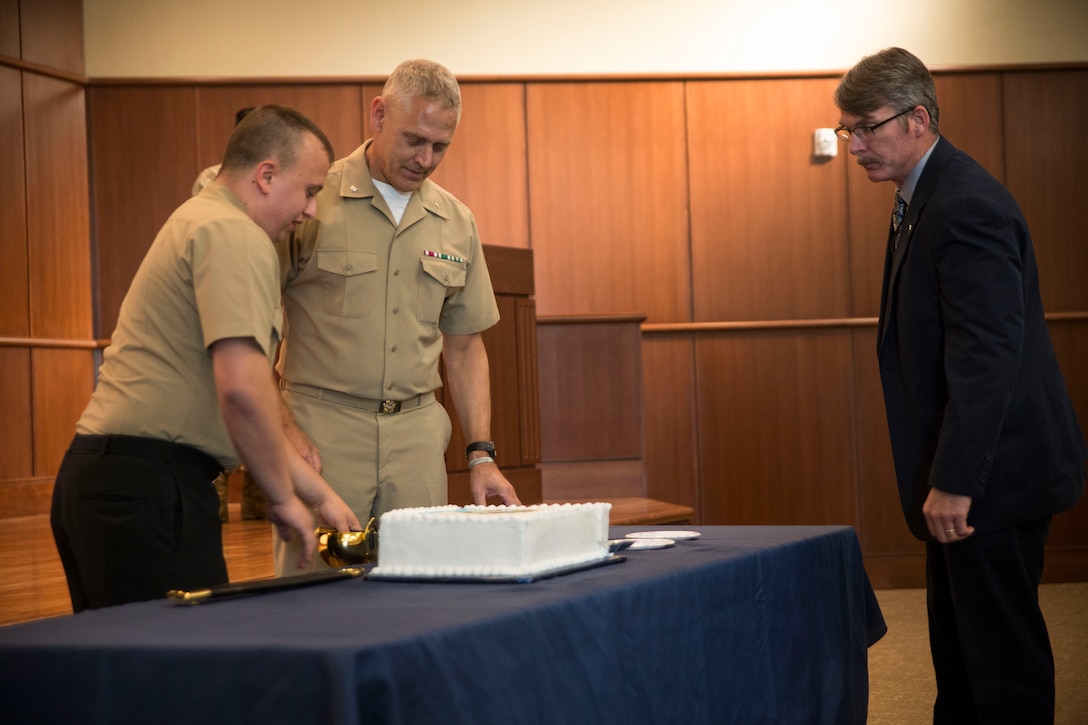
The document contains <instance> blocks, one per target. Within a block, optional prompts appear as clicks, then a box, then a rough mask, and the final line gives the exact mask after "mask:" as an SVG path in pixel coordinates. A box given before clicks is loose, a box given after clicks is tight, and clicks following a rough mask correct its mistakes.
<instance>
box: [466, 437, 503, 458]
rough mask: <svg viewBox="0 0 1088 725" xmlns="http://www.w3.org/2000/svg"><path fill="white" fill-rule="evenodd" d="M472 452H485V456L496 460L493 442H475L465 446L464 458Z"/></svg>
mask: <svg viewBox="0 0 1088 725" xmlns="http://www.w3.org/2000/svg"><path fill="white" fill-rule="evenodd" d="M474 451H487V455H489V456H491V457H492V458H497V457H498V454H496V453H495V441H475V442H473V443H469V444H468V445H467V446H465V458H469V457H470V456H471V455H472V454H473V452H474Z"/></svg>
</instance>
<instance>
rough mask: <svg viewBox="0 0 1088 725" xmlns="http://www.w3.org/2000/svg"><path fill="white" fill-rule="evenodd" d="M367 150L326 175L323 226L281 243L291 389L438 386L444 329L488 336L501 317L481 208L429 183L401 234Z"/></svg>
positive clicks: (392, 390)
mask: <svg viewBox="0 0 1088 725" xmlns="http://www.w3.org/2000/svg"><path fill="white" fill-rule="evenodd" d="M369 143H370V142H369V141H368V142H367V144H369ZM367 144H364V145H363V146H360V147H359V148H358V149H356V150H355V151H354V152H353V153H352V154H351V155H350V156H348V157H346V158H344V159H340V160H339V161H337V162H336V163H334V164H333V166H332V168H331V169H330V170H329V176H328V179H327V180H326V183H325V187H324V188H323V189H322V191H321V192H320V193H319V194H318V197H317V220H315V221H311V222H307V223H305V224H303V225H302V226H300V227H299V228H298V229H297V230H296V231H295V233H294V234H293V235H292V236H291V237H290V238H289V239H288V240H287V243H285V244H280V245H278V247H279V249H280V252H281V256H280V265H281V271H282V273H283V274H284V275H285V278H286V286H285V288H284V307H285V310H286V313H287V336H286V342H285V344H284V348H283V351H282V354H281V359H280V366H281V368H280V370H281V374H282V375H283V377H284V378H285V379H286V380H287V381H288V382H290V383H302V384H305V385H312V386H315V387H319V388H325V389H328V390H335V391H338V392H341V393H346V394H348V395H354V396H356V397H360V398H366V399H369V400H382V399H393V400H404V399H407V398H410V397H411V396H413V395H418V394H420V393H428V392H431V391H433V390H436V389H438V388H439V387H440V386H441V378H440V377H439V373H438V360H439V356H440V355H441V352H442V333H450V334H454V335H468V334H473V333H477V332H481V331H483V330H486V329H487V328H489V327H491V326H492V325H494V324H495V323H496V322H498V320H499V311H498V306H497V305H496V303H495V294H494V291H493V289H492V287H491V278H490V276H489V275H488V271H487V264H486V262H485V261H484V255H483V247H482V245H481V243H480V237H479V233H478V232H477V229H476V220H475V218H474V217H473V216H472V212H471V211H469V209H468V207H466V206H465V205H464V204H462V203H461V202H460V201H458V200H457V199H456V198H455V197H454V196H453V195H451V194H450V193H449V192H447V191H445V190H444V189H442V188H441V187H440V186H438V185H437V184H434V183H432V182H431V181H430V180H427V181H424V182H423V185H422V186H421V187H420V188H419V190H418V191H417V192H416V193H414V194H412V198H411V200H410V201H409V202H408V207H407V209H405V211H404V216H403V218H402V219H401V223H400V226H399V227H398V226H397V224H396V222H395V221H394V220H393V216H392V214H391V212H390V211H389V207H388V205H387V204H386V203H385V199H384V198H382V196H381V194H380V193H379V192H378V190H377V188H376V187H375V186H374V183H373V180H372V179H371V177H370V170H369V169H368V168H367V165H366V158H365V156H364V149H365V148H366V146H367Z"/></svg>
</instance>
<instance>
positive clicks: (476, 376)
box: [276, 60, 520, 574]
mask: <svg viewBox="0 0 1088 725" xmlns="http://www.w3.org/2000/svg"><path fill="white" fill-rule="evenodd" d="M460 113H461V94H460V90H459V88H458V85H457V81H456V80H455V79H454V77H453V75H452V74H451V73H450V72H449V71H448V70H447V69H446V68H444V67H443V66H441V65H439V64H437V63H434V62H432V61H426V60H416V61H406V62H405V63H402V64H400V65H399V66H398V67H397V68H396V69H395V70H394V71H393V73H392V74H391V76H390V77H389V80H388V81H387V82H386V84H385V88H384V89H383V91H382V95H381V96H379V97H378V98H375V99H374V102H373V104H372V105H371V109H370V122H371V127H372V128H373V130H374V137H373V138H372V139H370V140H368V141H366V142H365V143H364V144H363V145H362V146H360V147H359V148H357V149H356V150H355V151H354V152H353V153H352V154H351V155H349V156H347V157H346V158H343V159H340V160H338V161H337V162H336V163H334V164H333V166H332V169H331V170H330V171H329V177H328V180H327V181H326V182H325V188H324V189H323V191H322V193H321V194H320V195H318V202H317V219H316V220H315V221H312V222H307V223H305V224H303V225H302V226H300V227H299V228H298V229H297V230H296V231H295V232H294V233H293V234H292V235H291V236H290V237H289V243H288V244H286V245H281V259H280V264H281V271H282V272H283V273H284V275H285V276H286V286H285V288H284V308H285V311H286V315H287V334H286V337H285V341H284V346H283V350H282V351H281V357H280V362H279V371H280V376H281V381H280V384H281V387H282V388H283V390H284V393H283V397H284V401H285V403H286V405H287V406H288V407H289V409H290V414H288V415H287V416H286V417H288V418H289V417H290V415H293V417H294V420H295V421H296V422H297V426H298V429H299V430H294V431H293V432H292V434H291V437H292V440H293V442H295V443H296V447H298V448H299V449H300V450H301V451H304V452H305V453H306V457H307V459H308V460H310V461H311V463H312V464H313V465H315V466H316V467H318V468H319V469H320V470H321V471H322V474H323V475H324V476H325V478H326V479H327V480H328V481H329V484H330V485H331V486H332V487H333V488H334V489H336V491H337V493H339V494H340V495H341V496H342V497H343V498H344V500H345V501H346V502H347V503H348V505H349V506H351V508H352V510H353V511H355V513H356V514H357V515H358V516H359V518H360V519H361V520H364V521H365V520H367V519H368V518H369V517H370V516H375V517H380V516H381V514H382V513H384V512H385V511H389V510H391V509H394V508H403V507H406V506H430V505H437V504H444V503H446V502H447V480H446V465H445V457H444V456H445V450H446V447H447V446H448V445H449V440H450V433H451V425H450V418H449V415H448V414H447V412H446V410H445V409H444V408H443V407H442V406H441V405H440V404H438V403H437V401H436V400H435V395H434V391H435V390H436V389H437V388H438V387H439V386H440V385H441V378H440V377H439V370H438V365H439V358H440V356H441V357H442V359H443V360H444V362H445V366H446V372H447V376H448V381H449V384H450V392H451V393H452V395H453V400H454V404H455V405H456V407H457V413H458V417H459V419H460V421H461V422H462V425H463V427H464V430H465V435H466V438H467V440H470V441H473V443H472V444H470V445H469V451H467V453H466V455H468V457H469V459H470V460H469V465H470V471H471V474H470V478H471V486H472V494H473V499H474V500H475V501H476V502H477V503H484V502H485V501H486V500H487V498H488V497H496V498H498V499H501V501H502V502H503V503H507V504H520V501H519V500H518V497H517V494H516V492H515V491H514V488H513V486H512V485H511V484H510V483H509V481H507V480H506V478H505V477H504V476H503V475H502V473H501V472H500V471H499V469H498V467H497V466H496V465H495V462H494V457H495V455H494V446H493V445H492V444H491V442H490V440H491V431H490V426H491V398H490V383H489V374H488V361H487V353H486V351H485V350H484V344H483V338H482V337H481V334H480V333H481V332H482V331H483V330H485V329H487V328H489V327H491V326H492V325H494V324H495V323H496V322H497V321H498V319H499V313H498V307H497V306H496V304H495V296H494V291H493V290H492V287H491V279H490V277H489V275H488V271H487V263H486V262H485V260H484V255H483V249H482V246H481V242H480V238H479V234H478V232H477V229H476V222H475V219H474V218H473V216H472V212H470V211H469V209H468V208H467V207H465V205H464V204H462V203H461V202H459V201H458V200H457V199H456V198H455V197H454V196H452V195H451V194H450V193H449V192H447V191H445V190H444V189H442V188H441V187H439V186H438V185H437V184H435V183H434V182H432V181H430V180H429V179H428V178H427V177H428V176H430V174H431V173H432V172H433V171H434V170H435V169H436V168H437V167H438V164H439V163H440V162H441V160H442V158H443V156H444V155H445V152H446V150H447V149H448V148H449V145H450V143H451V142H452V141H453V135H454V131H455V130H456V129H457V124H458V121H459V120H460ZM289 552H290V547H289V546H288V547H284V546H283V544H282V542H278V543H277V546H276V566H277V572H278V573H281V574H282V573H289V572H286V571H285V566H284V562H285V561H290V559H291V557H290V556H289Z"/></svg>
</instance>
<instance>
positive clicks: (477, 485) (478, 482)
mask: <svg viewBox="0 0 1088 725" xmlns="http://www.w3.org/2000/svg"><path fill="white" fill-rule="evenodd" d="M469 480H470V483H471V487H472V502H473V503H475V504H476V505H478V506H485V505H487V499H488V498H490V497H495V498H499V499H501V500H502V502H503V503H504V504H506V505H507V506H521V505H523V504H522V503H521V499H519V498H518V492H517V491H515V490H514V486H513V484H511V483H510V482H509V481H507V480H506V476H504V475H502V471H500V470H499V467H498V466H497V465H496V464H495V462H494V461H487V462H484V463H480V464H478V465H474V466H472V467H471V468H469Z"/></svg>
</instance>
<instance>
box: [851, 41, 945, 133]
mask: <svg viewBox="0 0 1088 725" xmlns="http://www.w3.org/2000/svg"><path fill="white" fill-rule="evenodd" d="M835 105H837V106H838V107H839V109H840V110H842V111H844V112H846V113H848V114H850V115H851V116H864V115H866V114H869V113H872V112H873V111H875V110H876V109H878V108H880V107H881V106H884V105H890V106H893V107H895V108H896V109H897V110H899V111H907V110H909V109H911V108H914V107H916V106H925V109H926V110H927V111H929V127H930V129H932V130H933V132H934V133H940V129H939V126H938V125H937V119H938V117H939V116H940V110H939V109H938V108H937V89H936V87H935V86H934V85H933V76H932V75H931V74H930V72H929V69H928V68H926V66H925V64H924V63H922V61H921V60H919V59H918V58H917V57H916V56H915V55H913V54H912V53H910V52H908V51H906V50H903V49H902V48H885V49H884V50H882V51H880V52H879V53H874V54H872V55H867V56H865V57H864V58H862V59H861V60H859V61H858V62H857V64H856V65H855V66H854V67H853V68H851V69H850V70H849V71H847V72H846V75H844V76H843V77H842V80H841V81H839V87H838V88H837V89H836V90H835Z"/></svg>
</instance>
